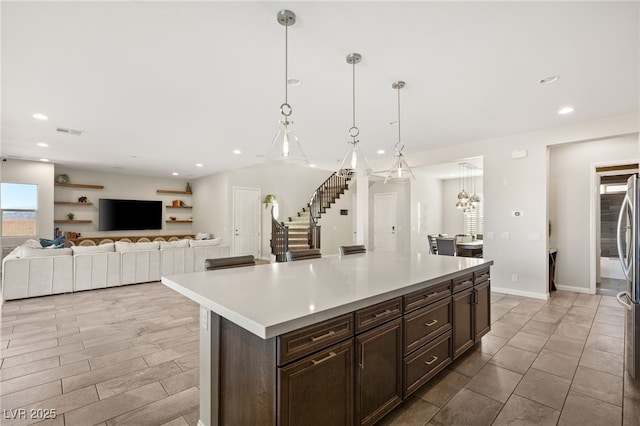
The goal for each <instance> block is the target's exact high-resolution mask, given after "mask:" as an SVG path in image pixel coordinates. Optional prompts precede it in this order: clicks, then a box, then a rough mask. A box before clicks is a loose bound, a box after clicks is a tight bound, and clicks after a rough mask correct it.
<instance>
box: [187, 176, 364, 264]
mask: <svg viewBox="0 0 640 426" xmlns="http://www.w3.org/2000/svg"><path fill="white" fill-rule="evenodd" d="M332 173H333V172H331V171H327V170H318V169H315V168H310V167H300V166H293V165H273V166H272V165H256V166H252V167H247V168H243V169H238V170H233V171H227V172H222V173H217V174H215V175H211V176H206V177H203V178H200V179H196V180H194V182H193V183H192V187H193V191H194V195H193V196H194V200H197V202H198V204H197V205H196V204H195V202H194V230H196V231H198V232H214V233H216V234H217V235H219V236H221V237H222V238H223V240H224V241H228V242H229V244H231V243H232V234H231V221H232V215H233V211H232V210H233V206H232V201H231V196H232V188H233V187H236V186H237V187H246V188H259V189H260V190H261V191H262V197H263V199H264V197H265V196H266V195H267V194H274V195H275V196H276V198H277V200H278V206H279V209H280V214H279V217H278V220H280V221H281V222H282V221H287V220H288V218H289V217H292V216H295V215H297V213H298V212H299V211H302V208H303V207H306V205H307V203H308V202H309V198H310V197H311V195H312V194H313V192H314V191H315V190H316V189H317V188H318V186H320V185H321V184H322V183H323V182H324V181H325V180H326V179H327V178H328V177H329V176H331V174H332ZM347 208H351V207H347ZM333 209H335V207H332V208H331V210H333ZM338 213H339V212H338ZM333 214H334V213H333V212H332V213H331V214H330V215H329V217H332V215H333ZM329 217H327V218H326V219H325V220H324V223H323V231H322V242H323V243H322V246H323V253H324V251H325V246H326V250H329V249H330V248H331V247H329V246H328V245H329V244H330V245H333V244H335V242H336V241H338V240H339V239H333V237H332V236H329V233H330V232H331V231H333V226H334V225H335V226H336V231H337V232H341V233H342V232H345V233H348V234H349V235H351V233H352V232H353V231H352V229H348V230H346V229H345V227H347V226H346V225H344V226H343V225H339V223H341V222H340V220H338V219H336V222H332V221H331V219H329ZM347 222H349V223H350V221H347ZM270 239H271V210H270V209H264V208H263V209H262V257H263V258H269V255H270V253H271V248H270V246H269V242H270ZM327 241H328V242H327ZM325 243H326V245H325Z"/></svg>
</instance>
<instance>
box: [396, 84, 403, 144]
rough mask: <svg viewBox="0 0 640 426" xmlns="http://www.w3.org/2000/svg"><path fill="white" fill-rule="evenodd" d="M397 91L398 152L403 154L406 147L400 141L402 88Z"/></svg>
mask: <svg viewBox="0 0 640 426" xmlns="http://www.w3.org/2000/svg"><path fill="white" fill-rule="evenodd" d="M396 90H397V91H398V142H397V143H396V150H397V151H398V154H402V149H403V148H404V146H402V142H401V139H400V86H399V85H398V88H397V89H396Z"/></svg>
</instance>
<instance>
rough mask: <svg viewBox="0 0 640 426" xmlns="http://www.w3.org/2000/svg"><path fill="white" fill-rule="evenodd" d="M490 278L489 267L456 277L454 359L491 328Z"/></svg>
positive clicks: (454, 295)
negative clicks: (470, 274)
mask: <svg viewBox="0 0 640 426" xmlns="http://www.w3.org/2000/svg"><path fill="white" fill-rule="evenodd" d="M490 282H491V278H490V276H489V268H486V269H482V270H480V271H477V272H474V273H473V275H472V276H465V277H461V278H460V279H458V280H454V287H453V288H454V290H453V291H454V294H453V359H456V358H457V357H458V356H459V355H461V354H462V353H463V352H464V351H466V350H467V349H468V348H470V347H471V346H473V344H474V343H476V342H478V341H479V340H480V339H481V338H482V336H484V335H485V334H487V333H488V332H489V330H491V293H490ZM457 288H458V289H460V291H458V292H457V293H456V289H457Z"/></svg>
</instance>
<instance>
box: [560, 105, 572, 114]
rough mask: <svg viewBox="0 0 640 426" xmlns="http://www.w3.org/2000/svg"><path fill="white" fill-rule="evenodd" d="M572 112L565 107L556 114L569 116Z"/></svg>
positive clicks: (570, 108)
mask: <svg viewBox="0 0 640 426" xmlns="http://www.w3.org/2000/svg"><path fill="white" fill-rule="evenodd" d="M573 111H574V109H573V107H570V106H567V107H564V108H561V109H560V110H558V114H571V113H572V112H573Z"/></svg>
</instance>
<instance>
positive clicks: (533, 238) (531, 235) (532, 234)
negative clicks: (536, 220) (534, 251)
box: [529, 232, 540, 241]
mask: <svg viewBox="0 0 640 426" xmlns="http://www.w3.org/2000/svg"><path fill="white" fill-rule="evenodd" d="M529 240H530V241H540V234H538V233H537V232H529Z"/></svg>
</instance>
